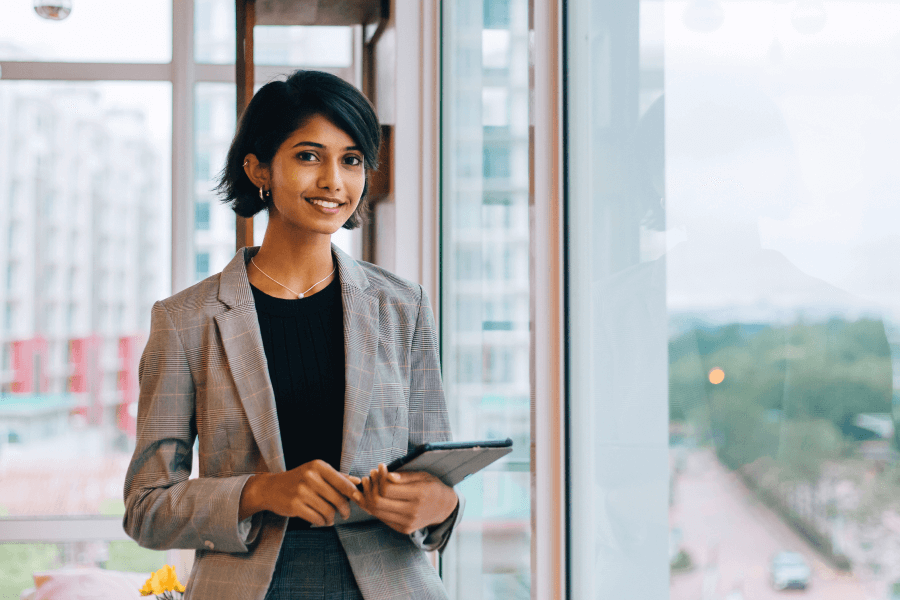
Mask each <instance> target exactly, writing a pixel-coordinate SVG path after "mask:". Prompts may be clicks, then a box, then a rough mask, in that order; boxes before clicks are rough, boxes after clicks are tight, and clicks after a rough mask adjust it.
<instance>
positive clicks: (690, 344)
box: [669, 319, 893, 477]
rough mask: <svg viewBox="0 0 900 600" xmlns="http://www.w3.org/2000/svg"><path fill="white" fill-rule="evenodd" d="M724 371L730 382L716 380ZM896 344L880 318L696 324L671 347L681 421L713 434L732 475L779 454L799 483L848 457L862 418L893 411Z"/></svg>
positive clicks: (674, 416) (672, 408)
mask: <svg viewBox="0 0 900 600" xmlns="http://www.w3.org/2000/svg"><path fill="white" fill-rule="evenodd" d="M713 368H720V369H722V370H723V371H724V373H725V380H724V381H723V382H721V383H720V384H718V385H714V384H712V383H710V381H709V372H710V370H712V369H713ZM892 383H893V382H892V371H891V357H890V347H889V345H888V342H887V336H886V335H885V332H884V325H883V323H882V322H881V321H877V320H872V319H860V320H857V321H848V320H843V319H831V320H829V321H827V322H823V323H803V322H797V323H794V324H791V325H783V326H776V325H766V324H738V323H732V324H729V325H725V326H720V327H703V326H695V327H693V328H692V329H690V330H688V331H686V332H685V333H683V334H681V335H678V336H676V337H674V338H673V339H672V340H670V343H669V413H670V419H671V420H672V421H692V422H693V423H694V424H695V425H696V426H697V427H698V428H700V429H703V428H708V431H709V434H710V435H711V436H712V438H713V440H714V441H715V443H716V448H717V451H718V453H719V456H720V458H721V459H722V460H723V461H724V462H725V463H726V464H728V465H729V466H731V467H732V468H738V467H740V466H742V465H745V464H748V463H750V462H753V461H754V460H756V459H758V458H760V457H763V456H770V457H772V458H777V459H779V460H788V462H789V465H790V467H791V469H792V470H794V471H795V472H796V473H797V475H798V476H803V477H808V476H812V475H813V474H814V473H815V472H817V469H818V467H817V465H818V464H819V463H820V462H821V460H823V459H825V458H831V457H837V456H839V455H840V453H841V452H842V451H843V450H844V444H843V442H842V440H841V434H840V431H842V430H843V429H844V428H846V427H847V426H848V423H852V420H853V418H854V417H855V416H856V415H858V414H860V413H890V412H891V410H892V402H891V400H892V398H891V396H892Z"/></svg>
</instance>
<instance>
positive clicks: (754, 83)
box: [567, 1, 900, 599]
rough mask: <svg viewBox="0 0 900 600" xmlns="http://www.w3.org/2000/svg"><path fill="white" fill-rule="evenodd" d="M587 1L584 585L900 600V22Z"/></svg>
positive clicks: (579, 492)
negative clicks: (893, 94)
mask: <svg viewBox="0 0 900 600" xmlns="http://www.w3.org/2000/svg"><path fill="white" fill-rule="evenodd" d="M587 5H588V3H584V4H582V5H581V6H580V7H579V8H572V10H571V12H570V15H569V19H570V21H569V22H570V24H571V25H572V36H571V37H570V40H569V44H570V56H573V57H576V58H574V59H573V60H574V62H573V65H574V67H573V70H572V73H573V76H572V77H571V82H572V83H571V85H572V89H570V95H571V100H570V105H569V108H570V110H571V111H572V115H573V116H570V123H575V122H577V123H579V125H578V126H577V127H573V128H571V129H570V131H569V133H570V135H571V141H570V144H571V146H570V149H572V148H579V149H581V150H582V154H579V155H578V156H575V155H573V159H572V160H573V164H570V173H571V174H578V177H577V178H576V177H570V185H571V186H572V190H573V194H572V195H570V197H569V200H568V201H569V206H570V210H572V208H573V207H576V206H577V208H575V210H574V211H573V212H570V215H571V218H570V221H569V223H568V225H567V228H568V231H569V235H570V242H569V243H570V246H569V249H570V250H569V252H570V256H572V257H573V258H572V269H571V271H570V274H569V277H570V281H572V284H571V289H572V296H571V297H570V300H569V310H570V311H571V313H570V314H571V316H570V321H572V320H574V321H575V322H578V323H581V324H583V325H584V326H585V327H583V328H581V329H573V330H572V331H571V333H572V334H573V340H572V349H571V353H572V355H576V356H586V355H590V356H592V357H593V358H592V360H591V361H590V362H589V363H587V364H573V365H571V367H570V368H571V371H570V380H571V381H572V382H573V397H572V399H571V402H572V420H571V422H570V426H571V427H572V440H573V441H572V443H573V448H591V449H592V451H591V452H590V453H588V454H587V455H586V456H584V455H580V454H579V455H578V458H576V461H575V464H574V465H573V466H574V470H575V471H576V472H586V473H589V474H590V475H591V477H590V482H589V483H586V482H582V481H580V480H573V483H572V490H571V492H572V493H573V497H574V498H575V507H574V508H573V518H574V519H575V521H576V522H578V523H581V524H583V525H585V527H584V528H583V529H582V528H579V529H573V537H572V556H573V557H574V567H573V588H574V589H576V590H582V589H592V590H599V591H600V595H604V596H605V595H610V596H611V597H612V596H615V595H616V594H621V593H625V590H629V593H631V594H635V595H640V596H642V597H661V596H664V595H665V594H669V597H671V598H673V599H679V598H683V599H695V598H716V599H719V598H728V599H743V598H746V599H750V598H754V599H755V598H778V597H782V595H783V594H782V590H785V589H788V588H801V589H804V590H807V591H806V592H805V595H806V597H814V598H832V597H834V598H891V597H893V596H892V594H893V593H894V592H895V590H896V589H900V586H898V585H896V584H897V582H898V580H900V571H898V567H897V565H898V564H900V562H898V560H897V559H898V558H900V534H898V531H900V530H898V529H897V528H896V526H895V524H894V522H895V521H896V520H898V517H897V515H900V506H898V505H897V501H896V498H897V494H896V493H895V492H896V491H897V490H896V485H895V480H896V470H897V464H898V463H897V459H898V443H897V435H896V431H895V414H896V411H895V406H896V405H897V404H898V402H897V398H898V397H900V395H898V393H897V391H896V389H897V385H898V384H897V382H896V381H895V380H896V379H897V378H896V375H895V373H896V372H897V369H896V367H897V366H900V358H898V357H900V352H898V350H900V339H898V335H897V331H898V326H897V325H896V323H897V319H898V313H897V311H896V308H895V304H896V298H897V292H898V291H900V290H898V283H897V282H898V278H897V277H896V274H897V267H896V260H895V259H894V256H895V255H896V249H895V246H896V243H897V236H896V232H895V231H894V226H893V221H894V220H895V219H894V217H895V216H896V215H895V213H896V212H897V209H896V202H895V201H894V198H893V197H892V196H891V194H890V193H888V192H887V190H888V189H892V188H891V186H892V185H893V184H892V183H889V182H893V180H894V179H895V176H894V172H895V170H896V169H895V168H894V166H893V165H894V164H896V160H897V158H898V157H897V152H898V151H897V149H896V143H895V142H894V140H895V139H896V138H895V136H896V134H897V133H898V132H900V117H898V116H897V112H896V110H895V109H896V106H897V102H896V100H890V99H889V96H890V95H889V94H888V95H886V94H885V92H886V90H887V89H888V88H891V89H893V88H892V87H891V86H894V84H895V83H896V81H900V80H898V79H897V77H896V76H897V74H898V73H900V66H898V65H900V62H898V60H897V55H896V52H895V51H894V49H895V47H896V46H897V40H900V28H898V26H897V22H898V21H897V16H898V7H897V6H896V5H893V4H890V3H868V2H863V3H840V2H836V3H821V2H790V3H746V2H727V1H722V2H714V3H713V2H692V1H691V2H673V3H665V5H664V6H658V5H657V3H652V2H642V3H640V10H639V11H636V10H633V9H635V8H637V7H636V6H635V7H631V8H628V7H618V8H614V7H612V6H611V5H609V6H607V5H603V6H601V7H597V6H595V7H594V8H595V9H596V10H591V9H589V8H587ZM589 24H590V25H589ZM589 26H593V27H597V29H596V31H599V32H600V33H599V34H598V35H597V36H596V37H595V38H594V39H593V40H592V41H589V42H585V41H584V38H582V37H580V32H582V31H583V28H584V27H589ZM601 40H604V41H603V42H602V43H601V42H600V41H601ZM585 43H596V46H594V49H595V50H597V52H599V53H600V56H601V57H603V60H599V61H596V62H593V63H589V62H587V61H579V59H578V58H577V57H578V56H582V55H583V54H582V52H586V51H587V49H586V47H585ZM604 44H605V46H604ZM629 52H631V53H632V54H629ZM663 55H664V56H665V60H664V61H663V60H662V57H663ZM630 56H638V57H639V60H638V61H636V62H630V59H629V58H628V57H630ZM604 61H610V62H609V64H612V65H614V66H613V67H612V68H610V69H608V70H607V69H606V68H605V67H604V66H603V65H604V64H607V63H604ZM875 65H878V66H875ZM617 69H622V70H624V71H622V72H628V73H630V74H631V76H633V78H632V77H631V76H629V77H625V78H617V76H616V75H615V73H616V72H617ZM862 72H867V73H869V75H868V76H866V77H861V76H857V75H854V74H853V73H862ZM633 82H639V85H638V86H636V85H634V83H633ZM588 123H589V124H590V126H588ZM587 148H590V152H588V153H587V154H586V155H584V154H583V151H584V149H587ZM600 157H603V159H604V160H603V161H600V162H598V159H599V158H600ZM588 165H597V167H596V171H595V176H593V177H592V176H590V175H587V176H584V174H587V173H589V170H588ZM576 199H577V205H576V204H575V203H574V201H575V200H576ZM576 213H577V216H575V215H576ZM592 231H593V232H596V231H604V232H608V235H607V236H606V237H605V238H604V239H601V240H596V239H591V238H590V237H589V235H590V232H592ZM588 249H589V250H588ZM585 280H587V281H585ZM582 332H583V333H582ZM666 441H667V443H666ZM586 495H590V498H591V501H590V502H587V501H585V502H582V501H581V500H579V498H582V497H584V496H586ZM638 574H641V575H642V576H643V579H641V580H640V583H639V584H638V588H637V590H638V591H637V592H636V591H635V583H634V582H635V578H636V576H637V575H638Z"/></svg>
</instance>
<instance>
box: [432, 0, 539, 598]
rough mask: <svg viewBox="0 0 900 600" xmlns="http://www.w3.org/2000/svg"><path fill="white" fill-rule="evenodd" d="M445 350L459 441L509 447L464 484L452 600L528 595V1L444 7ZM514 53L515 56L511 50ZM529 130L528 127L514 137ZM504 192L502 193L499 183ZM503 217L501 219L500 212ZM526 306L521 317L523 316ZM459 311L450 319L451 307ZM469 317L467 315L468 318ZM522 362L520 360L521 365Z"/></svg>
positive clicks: (450, 577) (451, 559)
mask: <svg viewBox="0 0 900 600" xmlns="http://www.w3.org/2000/svg"><path fill="white" fill-rule="evenodd" d="M442 5H443V11H444V12H443V19H442V22H443V24H444V26H443V31H442V40H443V44H442V45H443V49H442V52H443V60H442V68H443V69H444V77H443V83H442V87H443V89H442V102H441V106H442V115H441V120H442V130H441V138H442V139H441V144H442V152H441V156H442V161H443V162H442V169H441V171H442V174H443V184H442V185H443V187H442V192H441V204H442V207H441V216H442V217H441V218H442V225H441V229H442V239H441V262H442V264H443V265H445V266H444V268H443V269H442V280H441V293H442V302H441V306H442V307H444V308H443V313H442V318H441V319H442V323H441V331H442V336H441V352H442V359H443V365H444V367H443V374H444V387H445V391H446V395H447V402H448V406H449V407H450V410H451V420H452V425H453V433H454V437H455V438H457V439H485V438H490V437H494V438H497V437H500V438H502V437H512V438H514V440H515V447H514V451H513V454H512V455H510V456H509V457H507V458H506V459H504V460H503V461H502V462H499V463H496V464H495V465H492V466H491V467H490V468H489V469H488V470H487V471H486V472H484V473H482V474H480V475H477V476H473V477H471V478H469V479H468V480H466V481H465V482H464V483H463V484H461V486H460V488H461V490H462V492H463V493H464V494H465V496H466V501H467V504H466V517H465V519H466V522H467V523H469V524H470V525H469V526H464V527H461V528H460V529H458V530H457V532H456V534H455V535H454V538H453V540H452V541H451V544H452V545H451V547H450V548H448V550H447V551H445V552H444V555H443V559H442V560H443V569H442V572H443V573H444V575H445V580H446V581H447V582H448V584H449V585H450V586H451V595H452V597H455V598H481V599H483V600H494V599H496V600H500V599H504V600H506V599H508V598H529V597H530V594H531V591H530V587H531V566H530V564H531V563H530V560H531V559H530V550H531V539H530V536H531V509H530V491H529V490H530V485H531V483H530V463H529V447H530V440H531V434H530V431H531V430H530V412H529V404H528V403H527V402H526V403H522V402H521V398H528V397H529V394H530V381H529V374H528V369H527V368H522V369H517V368H516V359H515V357H516V356H521V357H523V359H525V360H527V357H528V352H529V338H528V335H527V334H525V335H521V336H520V335H517V333H518V332H516V331H515V328H514V326H513V323H512V320H511V318H510V317H511V315H516V318H517V319H521V323H522V327H521V329H522V331H523V332H524V331H527V321H528V309H527V307H528V303H529V297H528V294H529V278H528V277H529V276H528V268H527V266H526V267H525V268H523V269H521V270H515V271H514V270H512V269H511V264H512V263H511V258H510V257H511V256H513V253H514V252H515V248H514V246H515V245H517V244H519V245H521V246H522V248H524V249H525V252H526V254H525V257H526V259H525V260H526V263H527V248H528V239H529V238H528V230H527V228H525V229H524V230H522V231H519V232H517V233H516V235H519V237H518V238H516V237H515V236H513V235H512V233H513V232H512V231H511V229H510V224H511V223H513V222H516V221H517V220H518V219H521V221H522V222H524V223H527V222H528V216H527V215H528V202H527V198H528V191H529V180H528V143H529V142H528V135H527V131H528V105H527V98H528V91H529V88H528V78H527V77H519V76H518V74H520V73H527V70H528V43H527V40H528V9H529V3H528V2H527V0H512V1H508V0H507V1H491V0H466V1H464V2H444V3H442ZM513 48H517V49H521V52H515V51H513V50H512V49H513ZM521 132H524V134H521ZM498 188H502V189H498ZM504 213H506V214H504ZM520 305H521V306H524V307H525V310H524V315H522V314H520V313H519V312H518V308H517V307H519V306H520ZM457 311H458V314H454V312H457ZM464 312H465V313H466V314H463V313H464ZM526 364H527V363H526Z"/></svg>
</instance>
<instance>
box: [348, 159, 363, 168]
mask: <svg viewBox="0 0 900 600" xmlns="http://www.w3.org/2000/svg"><path fill="white" fill-rule="evenodd" d="M347 164H349V165H351V166H353V167H358V166H359V165H361V164H362V159H360V158H359V157H358V156H348V157H347Z"/></svg>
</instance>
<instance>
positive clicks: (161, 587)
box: [141, 565, 184, 596]
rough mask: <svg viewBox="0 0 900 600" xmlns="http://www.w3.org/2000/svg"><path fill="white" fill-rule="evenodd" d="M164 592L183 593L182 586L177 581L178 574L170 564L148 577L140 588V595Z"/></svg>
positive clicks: (156, 594)
mask: <svg viewBox="0 0 900 600" xmlns="http://www.w3.org/2000/svg"><path fill="white" fill-rule="evenodd" d="M166 592H181V593H184V586H183V585H181V582H180V581H178V575H176V573H175V567H173V566H172V565H166V566H164V567H163V568H161V569H160V570H158V571H157V572H156V573H154V574H153V575H151V576H150V579H148V580H147V581H146V583H144V587H142V588H141V596H149V595H151V594H153V595H154V596H158V595H160V594H164V593H166Z"/></svg>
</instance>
